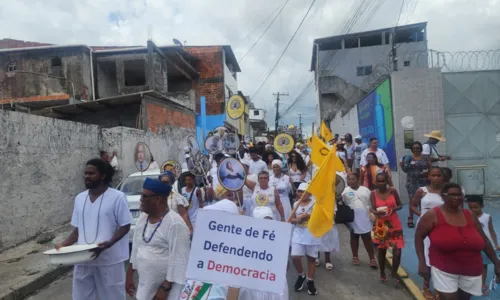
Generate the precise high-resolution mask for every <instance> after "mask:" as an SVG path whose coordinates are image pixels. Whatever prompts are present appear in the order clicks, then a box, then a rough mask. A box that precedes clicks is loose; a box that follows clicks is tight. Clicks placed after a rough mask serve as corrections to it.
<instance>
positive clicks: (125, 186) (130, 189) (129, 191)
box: [117, 175, 158, 196]
mask: <svg viewBox="0 0 500 300" xmlns="http://www.w3.org/2000/svg"><path fill="white" fill-rule="evenodd" d="M146 178H151V179H158V175H147V176H146V175H143V176H133V177H127V179H125V180H124V181H123V182H122V183H120V185H119V186H118V187H117V189H118V190H119V191H122V192H123V193H124V194H125V195H127V196H137V195H140V194H141V193H142V185H143V183H144V180H146Z"/></svg>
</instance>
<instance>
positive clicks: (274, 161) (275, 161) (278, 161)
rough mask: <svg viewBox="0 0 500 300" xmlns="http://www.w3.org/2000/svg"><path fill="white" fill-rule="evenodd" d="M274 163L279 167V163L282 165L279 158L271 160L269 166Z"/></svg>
mask: <svg viewBox="0 0 500 300" xmlns="http://www.w3.org/2000/svg"><path fill="white" fill-rule="evenodd" d="M274 165H277V166H279V167H281V165H282V162H281V160H279V159H275V160H273V162H272V163H271V166H274Z"/></svg>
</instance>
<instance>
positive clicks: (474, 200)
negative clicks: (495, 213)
mask: <svg viewBox="0 0 500 300" xmlns="http://www.w3.org/2000/svg"><path fill="white" fill-rule="evenodd" d="M467 204H468V205H469V209H470V211H472V213H473V214H475V215H476V217H477V218H478V220H479V222H480V223H481V225H482V226H483V231H484V234H485V235H486V237H487V238H488V239H489V240H490V242H491V244H492V245H493V247H494V248H495V249H496V250H497V251H498V250H500V246H498V240H497V234H496V232H495V228H494V227H493V220H492V218H491V216H490V215H489V214H487V213H484V212H483V208H484V200H483V197H482V196H481V195H469V196H467ZM481 254H482V256H483V295H487V294H488V286H487V284H486V275H487V274H488V265H491V264H492V262H491V260H490V259H489V258H488V257H487V256H486V254H485V253H484V251H483V252H481Z"/></svg>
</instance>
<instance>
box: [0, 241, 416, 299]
mask: <svg viewBox="0 0 500 300" xmlns="http://www.w3.org/2000/svg"><path fill="white" fill-rule="evenodd" d="M385 263H386V265H389V266H390V267H391V268H392V253H390V251H387V254H386V256H385ZM398 277H399V280H401V284H402V285H403V286H404V287H405V289H406V290H407V291H408V292H409V293H410V294H411V296H412V297H413V299H415V300H425V296H424V294H423V293H422V291H421V290H420V288H419V287H418V285H417V284H416V283H415V282H414V281H413V280H412V279H411V278H410V276H408V272H406V270H405V269H404V268H403V267H402V266H401V265H400V266H399V269H398ZM0 300H1V299H0Z"/></svg>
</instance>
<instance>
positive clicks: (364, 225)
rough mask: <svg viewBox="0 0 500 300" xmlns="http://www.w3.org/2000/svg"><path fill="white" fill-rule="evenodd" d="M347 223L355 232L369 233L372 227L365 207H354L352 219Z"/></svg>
mask: <svg viewBox="0 0 500 300" xmlns="http://www.w3.org/2000/svg"><path fill="white" fill-rule="evenodd" d="M349 225H350V226H351V228H352V229H353V232H354V233H355V234H365V233H370V232H371V231H372V229H373V223H372V221H371V220H370V216H369V214H368V210H367V209H366V208H355V209H354V221H353V222H352V223H349Z"/></svg>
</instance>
